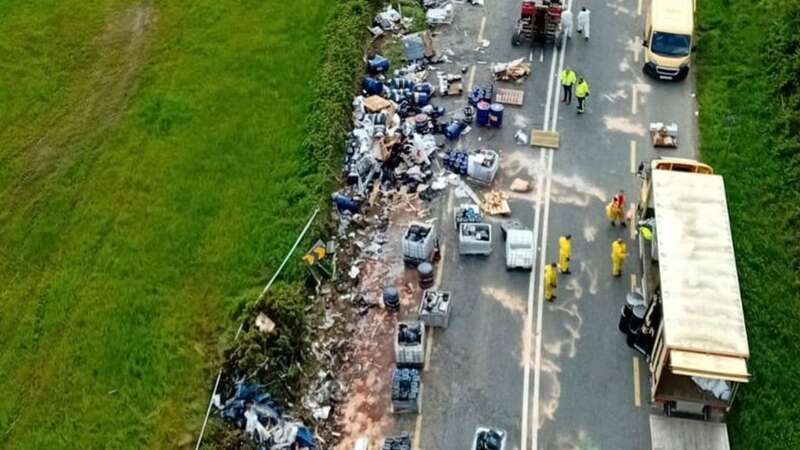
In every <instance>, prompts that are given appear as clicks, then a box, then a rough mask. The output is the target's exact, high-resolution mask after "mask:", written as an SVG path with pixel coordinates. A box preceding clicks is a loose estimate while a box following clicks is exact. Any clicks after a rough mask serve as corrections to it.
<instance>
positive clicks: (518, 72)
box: [491, 58, 531, 81]
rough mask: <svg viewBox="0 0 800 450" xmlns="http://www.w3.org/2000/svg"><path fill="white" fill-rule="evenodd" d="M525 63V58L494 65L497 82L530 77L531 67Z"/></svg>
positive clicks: (493, 69)
mask: <svg viewBox="0 0 800 450" xmlns="http://www.w3.org/2000/svg"><path fill="white" fill-rule="evenodd" d="M524 61H525V58H519V59H515V60H513V61H511V62H507V63H498V64H494V65H493V66H492V67H491V69H492V73H493V74H494V78H495V80H502V81H514V80H519V79H521V78H523V77H526V76H528V74H530V73H531V66H530V64H527V63H525V62H524Z"/></svg>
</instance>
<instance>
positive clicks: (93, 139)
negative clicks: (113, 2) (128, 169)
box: [12, 2, 157, 198]
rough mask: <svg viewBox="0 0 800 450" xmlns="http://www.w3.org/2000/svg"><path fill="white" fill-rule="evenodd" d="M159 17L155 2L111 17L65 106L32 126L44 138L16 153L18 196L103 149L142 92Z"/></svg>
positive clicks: (54, 110) (68, 88) (15, 189)
mask: <svg viewBox="0 0 800 450" xmlns="http://www.w3.org/2000/svg"><path fill="white" fill-rule="evenodd" d="M156 16H157V14H156V9H155V7H154V6H153V5H152V3H151V2H143V3H139V4H136V5H133V6H131V7H129V8H127V9H125V10H120V11H115V12H112V13H111V14H110V15H109V16H108V19H107V23H106V26H105V27H104V29H103V32H102V33H101V34H100V35H98V36H97V37H96V38H95V39H94V41H93V42H92V44H91V45H90V49H89V54H90V55H91V63H90V64H89V65H87V67H86V69H85V71H80V72H79V73H76V74H75V76H74V77H73V78H72V82H71V83H70V85H69V86H67V87H66V89H67V90H68V92H69V94H68V95H67V96H66V98H67V100H66V102H65V104H63V105H60V106H59V107H55V108H53V109H52V111H53V113H52V114H50V115H48V116H47V117H42V118H41V120H40V121H37V123H34V124H31V127H30V128H29V129H30V130H40V131H38V133H43V134H40V135H36V134H33V133H32V134H31V135H32V136H34V138H33V139H32V140H31V141H30V143H29V144H27V145H25V146H23V147H22V148H20V149H19V151H18V152H15V155H14V156H16V157H21V160H22V164H21V169H22V173H21V176H20V177H18V178H17V181H16V186H15V188H14V191H15V193H17V194H21V193H24V191H25V190H27V189H31V188H33V187H34V186H35V185H36V184H37V183H38V182H39V181H40V180H42V179H43V178H45V177H47V176H49V175H50V174H52V173H53V172H54V171H56V170H57V169H59V168H63V167H68V166H69V165H70V163H71V162H73V161H74V160H75V159H76V157H77V156H79V154H80V152H82V151H86V150H90V149H95V148H97V147H99V146H100V145H101V143H102V142H103V139H102V137H103V135H104V134H105V133H107V131H108V130H109V129H111V128H112V127H113V126H114V125H115V124H117V123H118V122H119V120H120V118H121V117H122V116H123V115H124V113H125V112H126V111H127V109H128V105H129V102H130V99H131V97H133V94H134V93H135V92H136V90H137V87H138V84H139V74H140V72H141V70H142V68H143V66H144V64H145V63H146V61H147V54H148V49H149V47H150V41H151V39H150V37H151V36H152V34H153V33H152V30H153V28H154V24H155V21H156ZM14 156H12V157H14ZM20 191H23V192H20ZM26 197H27V196H24V195H23V196H22V198H26Z"/></svg>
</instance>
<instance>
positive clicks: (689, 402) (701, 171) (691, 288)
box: [636, 158, 750, 450]
mask: <svg viewBox="0 0 800 450" xmlns="http://www.w3.org/2000/svg"><path fill="white" fill-rule="evenodd" d="M642 178H643V182H642V187H641V193H640V201H639V203H638V207H637V214H636V222H637V223H636V226H637V229H638V230H639V233H638V239H639V262H640V263H641V270H642V272H641V273H642V276H641V286H640V288H641V291H642V294H643V296H644V298H645V301H646V302H647V313H646V316H645V317H646V318H645V323H644V326H643V328H642V329H643V330H644V333H649V335H650V338H651V339H650V342H649V344H648V345H645V346H644V347H645V348H646V349H647V352H646V353H647V354H648V367H649V374H650V400H651V402H652V403H653V405H654V406H656V407H659V408H663V412H664V415H665V416H670V419H667V418H665V417H656V416H653V417H651V437H652V438H653V448H654V449H655V448H664V449H672V448H684V447H685V448H691V446H695V447H694V448H707V449H709V450H712V449H714V450H716V449H717V448H720V449H725V448H728V447H727V445H728V443H727V430H726V429H725V425H724V423H723V421H724V418H725V416H726V414H727V412H728V411H730V409H731V406H732V404H733V401H734V398H735V397H736V392H737V390H738V388H739V386H740V385H741V384H743V383H747V382H748V381H749V380H750V373H749V372H748V369H747V360H748V358H749V356H750V350H749V346H748V340H747V330H746V328H745V319H744V312H743V309H742V297H741V294H740V291H739V277H738V273H737V270H736V259H735V256H734V250H733V239H732V235H731V226H730V221H729V217H728V207H727V201H726V197H725V184H724V181H723V179H722V177H721V176H719V175H715V174H714V172H713V169H712V168H711V167H710V166H708V165H705V164H702V163H699V162H697V161H693V160H688V159H678V158H662V159H656V160H654V161H652V163H651V164H650V167H649V168H648V169H647V170H645V171H644V173H643V175H642ZM672 417H683V418H695V419H701V420H702V421H690V422H686V421H681V420H675V421H673V420H672ZM703 421H704V422H703ZM706 424H707V425H706ZM687 426H688V427H689V428H692V427H694V429H696V432H689V431H687V428H686V427H687ZM653 427H655V428H658V429H654V428H653ZM670 428H675V429H673V430H672V431H669V429H670ZM657 436H666V439H672V440H673V441H674V442H671V443H663V445H662V444H660V443H657V442H656V439H657ZM723 437H724V439H723ZM682 440H689V441H690V442H691V443H690V444H686V445H685V446H678V445H679V444H678V443H679V441H682Z"/></svg>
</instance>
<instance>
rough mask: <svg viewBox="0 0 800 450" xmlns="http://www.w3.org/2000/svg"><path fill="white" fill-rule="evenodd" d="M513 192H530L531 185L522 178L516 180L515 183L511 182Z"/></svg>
mask: <svg viewBox="0 0 800 450" xmlns="http://www.w3.org/2000/svg"><path fill="white" fill-rule="evenodd" d="M511 190H512V191H514V192H529V191H530V190H531V183H530V182H529V181H527V180H523V179H522V178H514V181H512V182H511Z"/></svg>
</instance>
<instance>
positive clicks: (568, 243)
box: [558, 234, 572, 273]
mask: <svg viewBox="0 0 800 450" xmlns="http://www.w3.org/2000/svg"><path fill="white" fill-rule="evenodd" d="M570 256H572V235H569V234H567V235H564V236H561V237H560V238H558V270H559V271H560V272H561V273H570V272H569V258H570Z"/></svg>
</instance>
